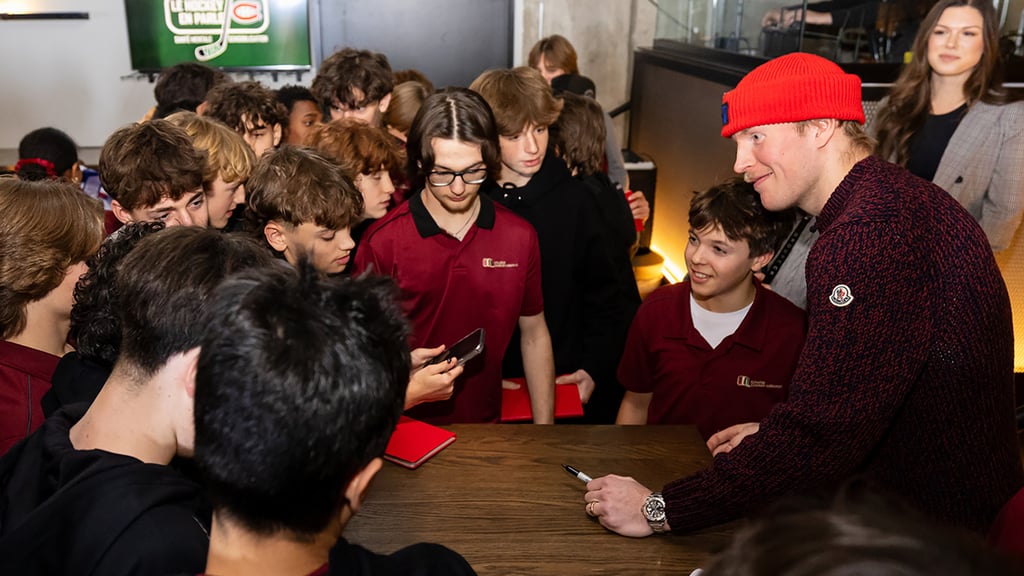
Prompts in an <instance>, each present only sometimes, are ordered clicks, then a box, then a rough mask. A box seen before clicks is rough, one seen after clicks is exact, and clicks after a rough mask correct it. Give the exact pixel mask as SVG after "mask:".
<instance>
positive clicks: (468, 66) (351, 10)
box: [320, 0, 513, 88]
mask: <svg viewBox="0 0 1024 576" xmlns="http://www.w3.org/2000/svg"><path fill="white" fill-rule="evenodd" d="M512 4H513V2H512V0H428V1H422V0H344V1H341V0H320V46H321V48H322V52H321V56H322V58H326V57H327V56H329V55H330V54H331V53H333V52H334V51H336V50H338V49H339V48H344V47H345V46H353V47H359V48H366V49H369V50H375V51H379V52H385V53H387V55H388V60H389V61H390V62H391V67H392V68H393V69H395V70H403V69H406V68H416V69H418V70H420V71H421V72H423V73H424V74H426V75H427V77H428V78H430V80H431V82H433V83H434V85H435V86H436V87H438V88H441V87H444V86H467V85H469V83H470V82H472V81H473V79H474V78H476V77H477V75H479V74H480V72H483V71H484V70H487V69H488V68H499V67H508V66H511V65H512V18H513V15H512ZM384 14H386V15H387V16H383V15H384ZM442 15H443V16H442Z"/></svg>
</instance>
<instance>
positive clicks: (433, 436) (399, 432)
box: [384, 416, 455, 469]
mask: <svg viewBox="0 0 1024 576" xmlns="http://www.w3.org/2000/svg"><path fill="white" fill-rule="evenodd" d="M452 442H455V432H449V431H448V430H445V429H444V428H438V427H437V426H434V425H431V424H427V423H426V422H420V421H419V420H413V419H412V418H409V417H408V416H402V417H401V418H399V420H398V426H396V427H395V432H394V433H393V434H391V440H390V441H388V447H387V448H386V449H385V450H384V459H385V460H388V461H390V462H394V463H395V464H398V465H399V466H405V467H406V468H409V469H415V468H419V466H420V464H423V463H424V462H426V461H427V460H430V458H431V457H433V456H434V454H437V453H438V452H440V451H441V450H444V448H445V447H446V446H448V445H449V444H451V443H452Z"/></svg>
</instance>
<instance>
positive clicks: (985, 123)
mask: <svg viewBox="0 0 1024 576" xmlns="http://www.w3.org/2000/svg"><path fill="white" fill-rule="evenodd" d="M934 182H935V183H936V184H938V185H939V186H940V187H941V188H943V189H944V190H946V191H947V192H949V193H950V194H951V195H952V196H953V198H956V200H957V201H958V202H960V204H961V205H962V206H963V207H964V208H967V210H968V211H969V212H970V213H971V215H972V216H974V219H975V220H977V221H978V223H979V224H981V228H982V229H983V230H984V231H985V235H986V236H988V241H989V244H991V245H992V249H993V250H1002V249H1004V248H1006V247H1007V246H1009V244H1010V241H1011V240H1013V235H1014V232H1016V230H1017V226H1018V225H1019V224H1020V222H1021V216H1022V214H1024V101H1021V102H1014V103H1012V104H1005V105H1002V106H995V105H992V104H986V103H984V102H976V103H975V104H974V105H973V106H971V108H970V109H969V110H968V111H967V115H965V116H964V118H963V120H961V121H960V125H959V126H958V127H957V129H956V132H954V133H953V137H952V138H951V139H950V140H949V145H948V146H947V147H946V151H945V153H943V155H942V160H941V161H940V162H939V168H938V170H936V172H935V178H934Z"/></svg>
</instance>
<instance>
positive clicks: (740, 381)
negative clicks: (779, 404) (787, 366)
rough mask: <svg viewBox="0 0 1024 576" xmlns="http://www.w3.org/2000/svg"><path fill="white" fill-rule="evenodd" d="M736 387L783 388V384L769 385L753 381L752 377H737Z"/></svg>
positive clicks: (762, 381) (761, 381)
mask: <svg viewBox="0 0 1024 576" xmlns="http://www.w3.org/2000/svg"><path fill="white" fill-rule="evenodd" d="M736 385H737V386H740V387H743V388H782V384H769V383H767V382H765V381H764V380H751V379H750V376H737V377H736Z"/></svg>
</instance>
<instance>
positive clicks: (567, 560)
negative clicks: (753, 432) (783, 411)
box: [345, 424, 735, 575]
mask: <svg viewBox="0 0 1024 576" xmlns="http://www.w3.org/2000/svg"><path fill="white" fill-rule="evenodd" d="M447 428H449V429H450V430H452V431H454V432H455V433H456V441H455V443H454V444H452V445H451V446H448V447H447V448H445V449H444V450H443V451H442V452H440V453H439V454H437V455H436V456H434V458H433V459H431V460H429V461H427V462H426V463H425V464H423V466H421V467H420V468H419V469H417V470H406V469H405V468H401V467H399V466H396V465H394V464H391V463H388V462H385V463H384V468H383V469H382V470H381V472H380V473H379V474H378V476H377V478H376V480H375V481H374V483H373V486H372V487H371V489H370V495H369V497H368V498H367V500H366V502H365V503H364V505H363V508H362V509H361V510H360V512H359V514H358V515H357V516H356V518H355V519H354V520H353V521H352V522H351V523H350V524H349V526H348V528H347V529H346V530H345V536H346V538H348V539H349V541H351V542H356V543H358V544H362V545H363V546H366V547H368V548H369V549H371V550H373V551H375V552H379V553H390V552H393V551H395V550H397V549H399V548H402V547H404V546H408V545H410V544H414V543H417V542H437V543H440V544H444V545H445V546H448V547H449V548H451V549H453V550H455V551H457V552H459V553H461V554H462V555H463V556H464V557H465V558H466V559H467V560H468V561H469V563H470V564H471V565H472V566H473V568H474V569H475V570H476V571H477V573H479V574H481V575H487V574H502V575H506V574H559V575H565V574H684V575H685V574H689V572H690V570H692V569H693V568H696V567H698V566H700V565H701V564H702V563H703V562H704V561H705V560H706V559H707V558H708V556H709V555H710V554H711V553H713V552H715V551H717V550H719V549H721V548H722V547H724V546H725V544H726V543H727V542H728V539H729V536H730V535H731V533H732V532H733V530H734V529H735V524H729V525H725V526H720V527H717V528H713V529H709V530H705V531H701V532H696V533H692V534H687V535H683V536H677V535H672V534H668V535H662V536H651V537H648V538H643V539H633V538H625V537H623V536H619V535H617V534H614V533H612V532H609V531H607V530H605V528H604V527H603V526H601V525H600V524H598V523H597V522H596V521H595V520H593V519H591V518H589V517H588V516H587V515H586V512H585V511H584V501H583V494H584V492H585V485H584V484H583V482H580V481H579V480H576V479H574V478H573V477H571V476H569V475H568V474H566V473H565V471H564V470H562V467H561V465H562V464H563V463H565V464H570V465H572V466H575V467H576V468H578V469H580V470H582V471H584V472H586V473H588V474H590V475H591V476H593V477H595V478H596V477H598V476H602V475H605V474H609V473H615V474H621V475H624V476H633V477H634V478H636V479H637V480H638V481H640V482H641V483H642V484H644V485H645V486H647V487H648V488H651V489H652V490H657V489H660V488H661V486H662V485H663V484H664V483H665V482H666V481H668V480H671V479H674V478H678V477H680V476H683V475H686V474H688V473H690V472H694V471H696V470H699V469H701V468H703V467H704V466H706V465H707V463H708V462H709V461H710V458H711V457H710V455H709V454H708V451H707V448H706V447H705V446H704V442H703V441H702V440H701V438H700V436H699V435H698V434H697V431H696V430H695V429H694V428H692V427H689V426H585V425H557V426H534V425H532V424H523V425H509V424H460V425H453V426H449V427H447Z"/></svg>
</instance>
